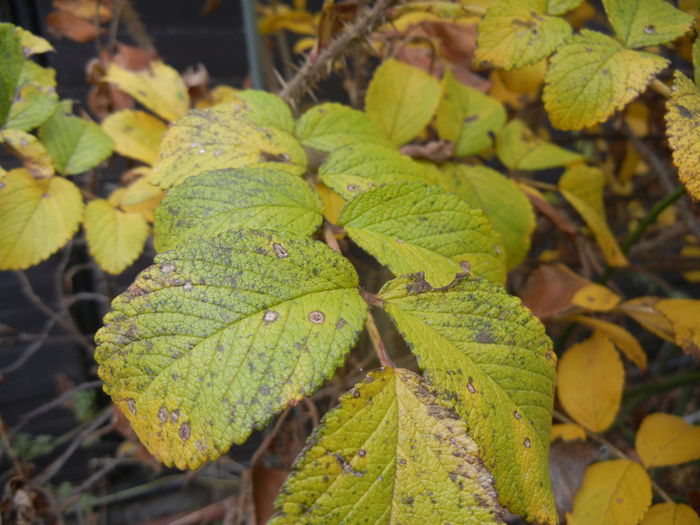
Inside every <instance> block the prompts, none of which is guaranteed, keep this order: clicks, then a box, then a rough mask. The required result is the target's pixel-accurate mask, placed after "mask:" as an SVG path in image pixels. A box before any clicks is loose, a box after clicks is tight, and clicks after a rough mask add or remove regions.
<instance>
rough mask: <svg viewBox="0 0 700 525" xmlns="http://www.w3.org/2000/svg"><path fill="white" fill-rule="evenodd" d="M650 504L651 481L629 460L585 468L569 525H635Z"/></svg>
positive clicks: (603, 462) (643, 471)
mask: <svg viewBox="0 0 700 525" xmlns="http://www.w3.org/2000/svg"><path fill="white" fill-rule="evenodd" d="M650 504H651V480H650V479H649V475H648V474H647V473H646V472H645V470H644V469H643V468H642V466H641V465H640V464H639V463H635V462H634V461H630V460H629V459H615V460H612V461H601V462H600V463H595V464H593V465H591V466H590V467H588V469H587V470H586V474H585V476H584V477H583V484H582V485H581V488H580V489H579V490H578V492H577V493H576V497H575V498H574V510H573V512H572V514H570V515H567V518H568V520H567V523H568V525H601V524H605V525H634V524H636V523H639V520H641V519H642V516H643V515H644V513H645V512H646V510H647V509H648V508H649V505H650Z"/></svg>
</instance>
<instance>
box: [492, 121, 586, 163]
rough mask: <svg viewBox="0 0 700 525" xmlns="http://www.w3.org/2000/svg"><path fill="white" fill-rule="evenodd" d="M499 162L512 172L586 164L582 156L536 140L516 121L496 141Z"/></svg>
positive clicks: (511, 122)
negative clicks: (578, 163) (583, 162)
mask: <svg viewBox="0 0 700 525" xmlns="http://www.w3.org/2000/svg"><path fill="white" fill-rule="evenodd" d="M496 152H497V154H498V158H499V159H500V160H501V162H503V164H505V165H506V167H508V168H509V169H511V170H531V171H535V170H544V169H548V168H556V167H558V166H566V165H568V164H572V163H575V162H581V161H583V156H581V155H580V154H579V153H574V152H573V151H569V150H567V149H564V148H560V147H559V146H557V145H556V144H552V143H551V142H547V141H546V140H543V139H541V138H539V137H538V136H536V135H535V134H534V133H533V132H532V131H530V128H528V127H527V126H526V125H525V124H524V123H523V122H522V121H520V120H517V119H513V120H511V121H510V122H509V123H508V124H506V126H505V127H504V128H503V129H502V130H501V131H500V132H499V134H498V136H497V137H496Z"/></svg>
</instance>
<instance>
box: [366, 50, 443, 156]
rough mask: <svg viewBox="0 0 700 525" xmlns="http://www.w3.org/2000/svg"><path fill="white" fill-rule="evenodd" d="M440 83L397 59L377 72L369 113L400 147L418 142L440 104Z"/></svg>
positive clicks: (387, 61) (368, 103) (367, 106)
mask: <svg viewBox="0 0 700 525" xmlns="http://www.w3.org/2000/svg"><path fill="white" fill-rule="evenodd" d="M440 92H441V89H440V82H439V81H438V80H437V79H436V78H434V77H432V76H431V75H429V74H428V73H425V72H424V71H422V70H420V69H418V68H417V67H413V66H409V65H408V64H404V63H403V62H399V61H397V60H394V59H389V60H385V61H384V62H383V63H382V65H381V66H379V67H378V68H377V70H376V71H375V72H374V76H373V77H372V81H371V82H370V84H369V88H368V89H367V98H366V99H365V111H367V114H368V115H369V116H370V117H371V118H372V119H373V120H374V121H375V122H377V124H379V127H380V128H382V130H383V131H384V133H385V134H386V136H387V137H388V138H389V140H390V141H391V142H392V143H393V144H396V145H399V146H400V145H401V144H405V143H406V142H408V141H410V140H411V139H413V138H415V137H416V136H417V135H418V134H419V133H420V132H421V131H422V130H423V128H424V127H425V126H426V125H427V124H428V123H429V122H430V120H431V119H432V118H433V115H434V114H435V110H436V109H437V106H438V103H439V102H440Z"/></svg>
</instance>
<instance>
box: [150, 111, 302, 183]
mask: <svg viewBox="0 0 700 525" xmlns="http://www.w3.org/2000/svg"><path fill="white" fill-rule="evenodd" d="M243 166H267V167H270V168H276V169H280V170H284V171H289V172H291V173H295V174H302V173H304V171H305V170H306V154H305V153H304V150H303V148H302V147H301V144H299V142H297V140H296V139H295V138H294V137H292V136H291V135H289V134H288V133H286V132H284V131H281V130H279V129H277V128H266V127H263V126H260V125H258V124H255V123H253V122H251V121H250V120H248V118H247V117H246V112H245V110H244V108H243V107H242V105H241V104H238V103H235V102H233V103H226V104H219V105H216V106H213V107H211V108H209V109H193V110H192V111H190V112H189V113H188V114H187V116H185V117H183V118H181V119H180V120H178V121H177V122H175V123H174V124H173V125H172V126H170V129H168V132H167V133H166V134H165V137H164V139H163V143H162V145H161V150H160V160H159V162H158V163H157V164H156V166H155V170H156V172H155V175H154V178H153V181H152V182H153V183H154V184H156V185H158V186H160V187H161V188H163V189H167V188H170V187H172V186H177V185H178V184H181V183H182V181H184V180H185V179H186V178H187V177H189V176H191V175H198V174H200V173H204V172H205V171H212V170H217V169H225V168H240V167H243Z"/></svg>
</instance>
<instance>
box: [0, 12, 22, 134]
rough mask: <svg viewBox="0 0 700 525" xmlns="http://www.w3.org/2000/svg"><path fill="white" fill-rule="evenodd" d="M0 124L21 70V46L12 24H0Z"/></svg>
mask: <svg viewBox="0 0 700 525" xmlns="http://www.w3.org/2000/svg"><path fill="white" fill-rule="evenodd" d="M0 49H2V53H0V125H2V124H4V123H5V119H6V118H7V116H8V114H9V112H10V106H11V105H12V99H13V98H14V95H15V89H16V87H17V83H18V82H19V77H20V73H21V71H22V63H23V62H24V60H23V56H22V46H21V45H20V37H19V35H18V34H17V32H16V31H15V27H14V26H13V25H12V24H0Z"/></svg>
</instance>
